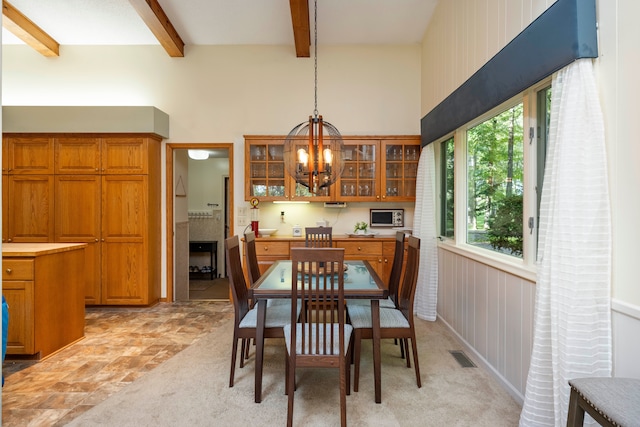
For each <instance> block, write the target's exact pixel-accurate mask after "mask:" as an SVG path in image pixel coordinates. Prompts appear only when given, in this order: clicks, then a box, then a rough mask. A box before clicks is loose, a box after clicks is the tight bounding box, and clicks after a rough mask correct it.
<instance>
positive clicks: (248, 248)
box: [244, 231, 262, 285]
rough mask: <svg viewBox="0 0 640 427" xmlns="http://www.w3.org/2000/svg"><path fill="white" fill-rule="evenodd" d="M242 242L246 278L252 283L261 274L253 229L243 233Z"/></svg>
mask: <svg viewBox="0 0 640 427" xmlns="http://www.w3.org/2000/svg"><path fill="white" fill-rule="evenodd" d="M244 244H245V248H244V255H245V262H246V263H247V278H248V279H249V285H253V284H254V283H255V282H257V281H258V279H259V278H260V276H261V275H262V273H260V264H258V253H257V252H256V233H254V232H253V231H249V232H248V233H244Z"/></svg>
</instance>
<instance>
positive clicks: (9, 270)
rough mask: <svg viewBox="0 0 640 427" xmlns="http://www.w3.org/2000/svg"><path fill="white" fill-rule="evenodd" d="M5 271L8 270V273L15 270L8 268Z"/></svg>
mask: <svg viewBox="0 0 640 427" xmlns="http://www.w3.org/2000/svg"><path fill="white" fill-rule="evenodd" d="M5 271H6V272H7V274H11V273H12V272H13V270H12V269H10V268H7V269H6V270H5Z"/></svg>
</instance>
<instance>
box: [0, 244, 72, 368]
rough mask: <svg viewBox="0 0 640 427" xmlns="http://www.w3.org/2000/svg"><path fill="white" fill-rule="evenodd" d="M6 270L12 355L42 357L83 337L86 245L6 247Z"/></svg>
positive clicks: (4, 263)
mask: <svg viewBox="0 0 640 427" xmlns="http://www.w3.org/2000/svg"><path fill="white" fill-rule="evenodd" d="M2 267H3V270H2V291H3V294H4V296H5V298H6V299H7V304H8V306H9V316H10V321H9V329H8V337H7V354H8V355H11V354H19V355H36V356H37V357H38V358H44V357H47V356H49V355H51V354H53V353H55V352H57V351H59V350H60V349H62V348H64V347H66V346H68V345H70V344H73V343H74V342H76V341H78V340H80V339H82V338H83V336H84V317H85V312H84V295H83V285H82V281H83V274H82V270H83V268H84V245H83V244H56V243H48V244H47V243H42V244H40V243H36V244H30V243H7V244H4V245H3V247H2Z"/></svg>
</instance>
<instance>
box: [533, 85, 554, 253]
mask: <svg viewBox="0 0 640 427" xmlns="http://www.w3.org/2000/svg"><path fill="white" fill-rule="evenodd" d="M536 105H537V106H538V116H537V122H538V132H537V137H538V140H537V146H536V148H537V150H536V152H537V156H536V157H537V162H538V165H537V169H536V179H537V181H536V196H537V202H538V204H537V209H536V253H537V242H538V239H537V237H538V234H537V233H538V232H539V231H540V227H539V226H538V224H540V199H541V198H542V181H543V179H544V166H545V163H546V160H547V144H548V141H549V122H550V121H551V86H548V87H546V88H544V89H542V90H541V91H539V92H538V94H537V103H536Z"/></svg>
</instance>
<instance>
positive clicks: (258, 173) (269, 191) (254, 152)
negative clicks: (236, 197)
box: [245, 139, 289, 200]
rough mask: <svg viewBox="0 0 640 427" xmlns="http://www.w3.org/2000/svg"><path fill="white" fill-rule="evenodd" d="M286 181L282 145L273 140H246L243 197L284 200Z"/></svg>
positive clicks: (286, 187)
mask: <svg viewBox="0 0 640 427" xmlns="http://www.w3.org/2000/svg"><path fill="white" fill-rule="evenodd" d="M288 190H289V189H288V179H287V177H286V175H285V168H284V144H283V143H282V141H278V140H273V139H259V140H252V141H249V140H247V144H246V145H245V195H247V196H248V197H249V198H251V197H257V198H258V199H260V200H286V198H285V197H286V195H287V193H288Z"/></svg>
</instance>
